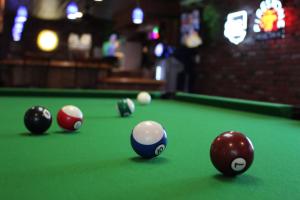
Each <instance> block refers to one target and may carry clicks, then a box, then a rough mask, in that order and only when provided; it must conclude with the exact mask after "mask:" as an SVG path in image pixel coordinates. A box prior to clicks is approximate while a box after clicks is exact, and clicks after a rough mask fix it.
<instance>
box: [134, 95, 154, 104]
mask: <svg viewBox="0 0 300 200" xmlns="http://www.w3.org/2000/svg"><path fill="white" fill-rule="evenodd" d="M137 101H138V102H139V103H140V104H141V105H147V104H149V103H150V102H151V96H150V94H149V93H148V92H140V93H139V94H138V95H137Z"/></svg>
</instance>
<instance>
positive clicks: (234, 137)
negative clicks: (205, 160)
mask: <svg viewBox="0 0 300 200" xmlns="http://www.w3.org/2000/svg"><path fill="white" fill-rule="evenodd" d="M253 158H254V147H253V144H252V142H251V140H250V139H249V138H248V137H247V136H245V135H244V134H242V133H240V132H235V131H228V132H224V133H222V134H220V135H219V136H218V137H217V138H216V139H215V140H214V141H213V142H212V144H211V148H210V159H211V162H212V163H213V165H214V166H215V167H216V168H217V169H218V170H219V171H220V172H221V173H223V174H224V175H226V176H235V175H238V174H241V173H243V172H245V171H246V170H247V169H248V168H249V167H250V166H251V164H252V162H253Z"/></svg>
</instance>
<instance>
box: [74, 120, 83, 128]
mask: <svg viewBox="0 0 300 200" xmlns="http://www.w3.org/2000/svg"><path fill="white" fill-rule="evenodd" d="M80 127H81V121H77V122H76V123H75V124H74V129H79V128H80Z"/></svg>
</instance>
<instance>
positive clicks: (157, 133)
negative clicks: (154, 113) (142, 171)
mask: <svg viewBox="0 0 300 200" xmlns="http://www.w3.org/2000/svg"><path fill="white" fill-rule="evenodd" d="M166 145H167V133H166V131H165V129H164V128H163V127H162V125H160V124H159V123H157V122H154V121H143V122H140V123H139V124H137V125H136V126H135V127H134V129H133V130H132V133H131V146H132V148H133V150H134V151H135V152H136V153H137V154H138V155H140V156H141V157H143V158H153V157H156V156H158V155H159V154H161V153H162V152H163V151H164V150H165V148H166Z"/></svg>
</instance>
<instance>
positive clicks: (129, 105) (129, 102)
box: [126, 98, 134, 113]
mask: <svg viewBox="0 0 300 200" xmlns="http://www.w3.org/2000/svg"><path fill="white" fill-rule="evenodd" d="M126 102H127V105H128V108H129V110H130V112H131V113H133V112H134V103H133V101H132V100H131V99H129V98H127V99H126Z"/></svg>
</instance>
